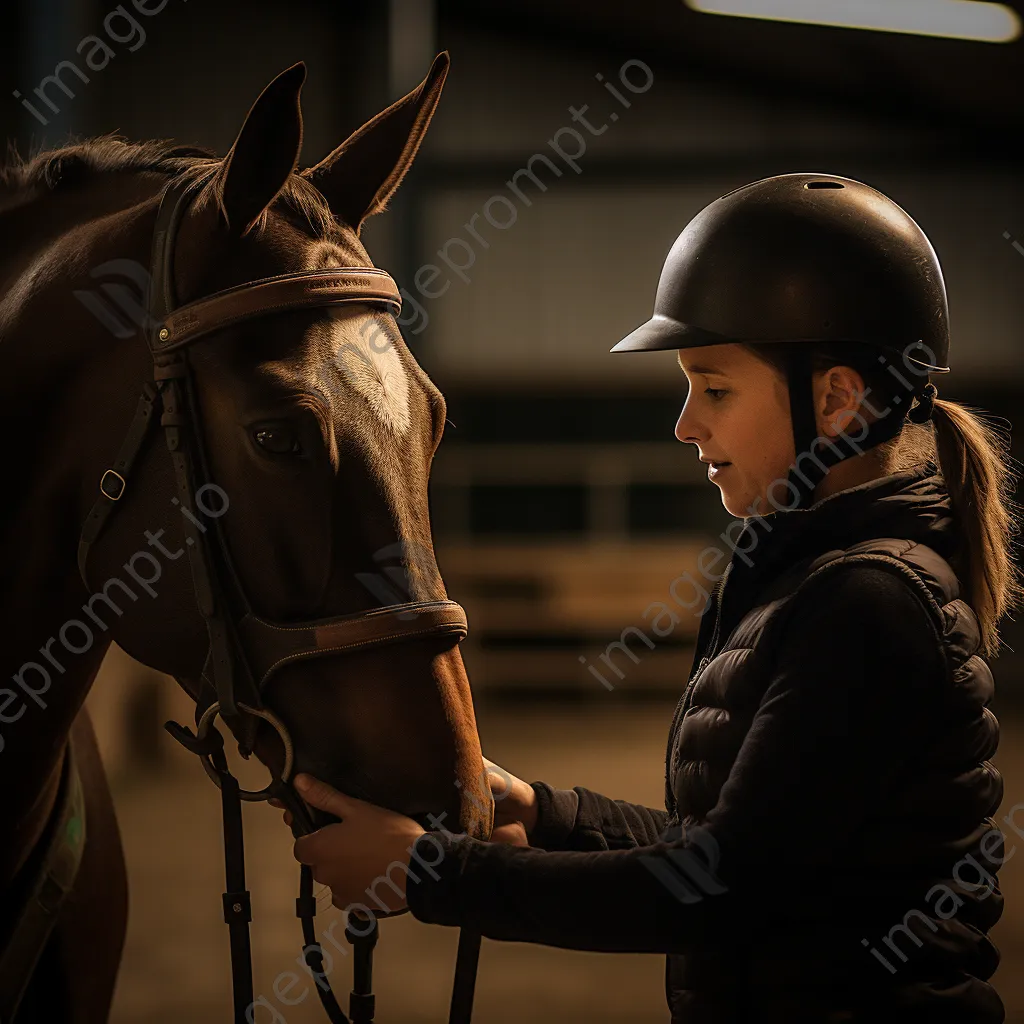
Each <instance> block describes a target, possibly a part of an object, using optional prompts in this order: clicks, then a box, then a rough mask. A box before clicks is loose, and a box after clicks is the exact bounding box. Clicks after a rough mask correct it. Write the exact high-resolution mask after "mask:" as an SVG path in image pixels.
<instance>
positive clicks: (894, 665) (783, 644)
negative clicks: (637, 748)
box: [407, 565, 945, 952]
mask: <svg viewBox="0 0 1024 1024" xmlns="http://www.w3.org/2000/svg"><path fill="white" fill-rule="evenodd" d="M837 570H838V571H834V572H823V573H822V574H821V575H820V576H819V577H817V578H815V579H812V580H811V581H809V583H808V585H807V587H806V589H805V590H804V591H803V592H801V593H799V594H798V595H796V596H795V597H794V599H793V602H792V604H791V606H790V607H791V609H792V611H791V613H790V615H789V617H788V621H787V622H785V623H782V624H781V628H780V631H779V633H778V634H777V635H776V637H775V640H776V642H777V643H779V644H780V650H782V651H783V652H784V655H783V656H782V657H781V659H780V663H779V665H778V669H777V671H776V672H775V674H774V675H773V677H772V679H771V680H770V682H769V685H768V687H767V689H766V691H765V694H764V697H763V699H762V701H761V704H760V707H759V709H758V711H757V714H756V716H755V718H754V720H753V723H752V725H751V727H750V729H749V730H748V732H747V734H746V737H745V739H744V741H743V744H742V746H741V748H740V751H739V754H738V756H737V758H736V761H735V763H734V765H733V768H732V771H731V772H730V775H729V777H728V779H727V780H726V782H725V784H724V786H723V788H722V791H721V793H720V796H719V800H718V802H717V804H716V805H715V807H714V808H713V809H712V811H711V813H710V814H709V817H708V822H707V826H706V829H692V830H691V831H690V833H689V834H688V835H683V836H682V837H681V838H679V839H675V840H673V841H671V842H665V841H658V842H656V843H653V844H650V845H648V846H646V847H638V848H635V849H623V850H609V851H598V852H579V851H570V852H546V851H542V850H537V849H531V848H516V847H508V846H499V845H494V844H488V843H482V842H479V841H477V840H473V839H469V838H467V837H456V836H451V835H450V834H444V833H433V832H431V833H427V834H426V835H424V836H421V837H420V838H419V839H418V840H417V842H416V847H415V850H414V853H415V856H414V860H413V863H412V868H413V870H414V871H418V865H420V866H422V865H424V864H430V865H432V867H431V868H430V869H429V873H428V872H426V871H424V872H423V873H422V875H421V876H420V877H419V878H418V880H417V879H413V878H412V877H410V879H409V882H408V887H407V892H408V904H409V907H410V909H411V911H412V912H413V914H414V915H415V916H416V917H417V918H419V919H420V920H423V921H427V922H430V923H437V924H447V925H465V926H468V927H470V928H473V929H476V930H479V931H480V932H481V933H482V934H483V935H486V936H488V937H490V938H495V939H506V940H513V941H525V942H539V943H544V944H547V945H552V946H562V947H565V948H571V949H585V950H600V951H609V952H684V951H686V950H687V949H689V948H692V947H693V946H694V945H695V944H698V943H701V942H703V941H707V940H709V939H711V938H712V937H713V936H714V935H716V934H718V935H722V936H724V935H726V934H728V933H729V932H730V931H731V930H733V929H735V928H736V927H743V926H744V924H745V923H747V922H752V921H753V920H754V919H755V915H756V917H757V918H760V916H761V915H762V914H764V913H765V912H772V911H773V910H774V911H778V910H779V909H780V908H782V909H784V910H785V912H786V913H787V914H794V913H800V912H801V908H805V909H806V910H807V912H809V913H810V914H811V915H812V916H813V914H814V912H815V907H816V904H817V903H818V901H819V900H820V899H821V892H820V888H819V887H816V886H815V884H813V882H814V880H815V879H819V880H823V879H827V878H828V875H829V868H830V866H831V865H832V864H833V863H834V861H835V855H836V851H837V850H841V849H843V848H844V847H845V845H846V844H848V843H849V842H850V840H851V838H852V837H853V836H854V834H855V833H856V831H857V830H858V828H859V827H860V825H861V823H862V822H863V821H864V820H865V818H866V817H867V815H868V813H869V811H870V808H871V805H872V803H873V801H875V800H876V799H877V797H878V795H879V794H880V793H881V792H883V791H884V789H885V788H886V787H887V786H889V785H891V783H892V782H893V780H894V779H895V777H896V776H897V775H898V772H899V770H900V768H901V767H902V766H903V764H904V763H905V762H906V761H907V760H908V759H909V758H910V757H912V756H913V751H914V747H915V744H916V743H917V742H919V741H920V739H921V738H922V734H923V731H924V730H925V729H926V727H927V718H928V716H927V714H926V708H925V707H924V705H925V704H926V703H927V702H928V701H929V700H930V698H931V697H932V696H933V695H934V693H935V691H936V689H937V687H938V686H939V685H940V683H939V680H944V679H945V663H944V658H943V654H942V651H941V647H940V644H939V639H938V637H937V635H936V633H935V630H934V627H933V626H932V624H931V621H930V619H929V617H928V615H927V613H926V611H925V609H924V607H923V606H922V604H921V602H920V600H919V599H918V598H917V597H916V596H915V595H914V594H913V593H912V592H911V590H910V588H909V586H908V585H907V583H906V581H905V580H903V579H901V578H898V577H897V576H895V575H894V572H893V571H892V570H890V569H888V568H883V567H877V568H876V567H874V566H865V565H854V566H844V565H839V566H838V567H837ZM565 817H567V812H565ZM563 820H564V819H563ZM693 858H697V861H694V859H693ZM676 865H679V866H680V867H681V868H682V869H683V870H682V871H680V870H677V867H676ZM695 865H696V870H695ZM704 868H706V869H707V870H706V871H704V872H703V876H702V874H701V871H702V870H703V869H704ZM694 878H698V879H702V880H703V882H704V884H703V885H702V886H700V887H701V888H702V889H703V892H702V893H701V894H700V895H699V896H698V898H697V899H696V900H692V899H691V900H687V893H688V892H689V893H690V894H691V895H692V893H693V888H694V887H693V886H692V885H689V886H687V883H688V882H692V881H693V879H694ZM673 879H674V880H675V885H672V882H673ZM680 883H682V884H680ZM719 883H721V884H719Z"/></svg>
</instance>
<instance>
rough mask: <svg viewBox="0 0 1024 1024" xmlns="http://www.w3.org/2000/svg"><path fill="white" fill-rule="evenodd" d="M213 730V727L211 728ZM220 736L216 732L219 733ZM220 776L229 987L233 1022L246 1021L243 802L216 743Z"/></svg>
mask: <svg viewBox="0 0 1024 1024" xmlns="http://www.w3.org/2000/svg"><path fill="white" fill-rule="evenodd" d="M214 732H216V730H214ZM218 736H219V734H218ZM210 758H211V760H212V761H213V764H214V767H215V768H216V769H217V773H218V774H219V775H220V793H221V813H222V818H223V825H224V892H223V894H222V895H221V900H222V901H223V904H224V922H225V924H227V926H228V935H229V937H230V943H231V988H232V994H233V996H234V1005H235V1024H248V1021H249V1019H250V1018H249V1017H247V1016H246V1014H247V1013H248V1012H249V1008H250V1007H251V1006H252V1003H253V994H252V950H251V944H250V940H249V922H250V921H251V920H252V903H251V901H250V898H249V890H248V889H247V888H246V887H245V841H244V838H243V834H242V801H241V798H240V797H239V795H238V780H237V779H236V778H235V777H234V776H233V775H232V774H231V772H230V771H228V763H227V760H226V758H225V757H224V749H223V746H222V745H221V744H220V743H217V744H216V749H213V750H212V751H211V754H210Z"/></svg>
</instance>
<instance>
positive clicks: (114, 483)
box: [100, 469, 128, 501]
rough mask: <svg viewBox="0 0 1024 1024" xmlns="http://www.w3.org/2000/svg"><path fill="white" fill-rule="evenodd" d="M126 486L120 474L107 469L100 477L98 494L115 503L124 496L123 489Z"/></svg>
mask: <svg viewBox="0 0 1024 1024" xmlns="http://www.w3.org/2000/svg"><path fill="white" fill-rule="evenodd" d="M127 486H128V485H127V484H126V483H125V479H124V477H123V476H121V474H120V473H115V472H114V470H112V469H108V470H107V471H106V472H105V473H104V474H103V476H101V477H100V494H102V495H103V497H104V498H107V499H109V500H110V501H117V499H118V498H120V497H121V495H122V494H124V489H125V488H126V487H127Z"/></svg>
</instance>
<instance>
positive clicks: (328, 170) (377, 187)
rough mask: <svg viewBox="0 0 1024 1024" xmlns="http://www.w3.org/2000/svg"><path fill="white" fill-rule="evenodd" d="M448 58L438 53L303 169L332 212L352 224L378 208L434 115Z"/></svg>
mask: <svg viewBox="0 0 1024 1024" xmlns="http://www.w3.org/2000/svg"><path fill="white" fill-rule="evenodd" d="M450 63H451V61H450V60H449V57H448V51H447V50H445V51H444V52H443V53H439V54H438V55H437V56H436V57H435V58H434V63H433V64H431V65H430V70H429V71H428V72H427V77H426V78H424V79H423V81H422V82H421V83H420V84H419V85H418V86H417V87H416V88H415V89H413V91H412V92H410V93H409V94H408V95H407V96H403V97H402V99H400V100H398V101H397V102H395V103H392V104H391V106H390V107H388V108H387V110H382V111H381V112H380V113H379V114H378V115H377V116H376V117H374V118H372V119H371V120H369V121H367V122H366V124H364V125H363V127H362V128H360V129H358V130H357V131H355V132H353V133H352V134H351V135H350V136H349V137H348V138H347V139H346V140H345V141H344V142H343V143H342V144H341V145H340V146H339V147H338V148H337V149H336V150H334V152H333V153H331V154H330V155H329V156H327V157H325V158H324V159H323V160H321V161H320V163H318V164H317V165H316V166H315V167H309V168H307V169H306V170H304V171H303V172H302V176H303V177H305V178H308V179H309V180H310V182H312V184H313V185H315V186H316V188H317V189H318V190H319V191H320V193H321V194H322V195H323V196H324V198H325V199H326V200H327V202H328V203H329V204H330V207H331V210H332V211H333V212H334V215H335V216H336V217H337V218H338V219H339V220H343V221H345V222H346V223H347V224H350V225H351V226H352V227H353V228H355V231H356V234H358V233H359V231H360V229H361V228H362V226H363V221H364V220H366V218H367V217H372V216H373V215H374V214H375V213H380V212H381V211H382V210H383V209H384V208H385V207H386V206H387V202H388V200H389V199H390V198H391V196H392V195H393V194H394V192H395V189H397V188H398V186H399V184H400V183H401V181H402V178H404V177H405V173H406V171H408V170H409V167H410V166H411V165H412V161H413V158H414V157H415V156H416V151H417V150H418V149H419V148H420V143H421V142H422V141H423V136H424V135H425V134H426V132H427V126H428V125H429V124H430V119H431V118H432V117H433V116H434V109H435V108H436V107H437V101H438V100H439V99H440V98H441V89H442V87H443V86H444V80H445V78H446V77H447V75H448V67H449V65H450Z"/></svg>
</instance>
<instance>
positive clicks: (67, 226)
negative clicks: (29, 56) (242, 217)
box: [0, 175, 159, 882]
mask: <svg viewBox="0 0 1024 1024" xmlns="http://www.w3.org/2000/svg"><path fill="white" fill-rule="evenodd" d="M158 187H159V181H158V180H157V179H156V178H155V177H153V176H152V175H132V176H125V175H116V176H113V175H112V176H109V177H106V178H105V177H103V176H98V177H97V179H96V180H95V181H94V182H89V183H88V184H83V185H82V186H75V187H73V188H69V189H68V190H67V191H66V192H60V191H59V192H55V193H46V194H41V193H40V194H34V195H32V196H30V197H28V196H26V197H22V200H23V201H21V202H16V203H10V202H9V203H7V204H6V205H5V206H4V207H3V209H2V212H0V233H2V235H3V237H5V238H14V239H17V240H18V243H20V244H16V245H14V246H11V247H7V248H5V252H4V255H3V257H2V260H0V289H2V290H0V294H2V295H3V299H2V300H0V346H2V348H0V353H2V354H3V359H4V366H5V369H4V372H3V374H0V402H2V406H0V407H2V408H3V410H4V420H5V421H6V422H7V424H8V429H7V433H8V434H9V436H13V437H15V438H17V441H18V444H17V445H13V446H11V447H14V448H16V449H17V451H15V452H14V453H11V451H10V449H8V455H9V456H10V458H9V459H8V465H7V467H6V472H7V476H8V480H9V481H10V482H11V483H12V484H13V486H11V487H10V488H9V493H10V502H9V503H6V507H5V508H4V511H3V515H2V518H0V565H3V566H4V568H5V576H6V580H5V587H4V588H3V593H2V594H0V616H2V619H0V621H3V623H4V629H3V630H2V631H0V655H2V666H3V671H4V678H3V679H2V680H0V687H3V688H2V689H0V740H2V745H0V784H2V783H3V782H5V781H10V782H12V783H13V785H7V786H5V787H4V792H5V793H6V794H7V807H6V808H5V814H4V815H3V819H2V820H3V824H2V825H0V834H3V837H4V841H3V842H0V851H2V852H0V882H2V881H4V880H6V879H7V878H8V877H9V876H10V874H11V872H12V871H13V870H16V868H17V867H18V865H19V864H20V862H21V860H22V859H23V857H24V855H25V853H26V852H27V850H30V849H31V844H32V842H34V839H35V838H36V837H37V836H38V833H39V831H40V830H41V828H42V827H43V825H44V824H45V822H46V820H47V817H48V814H49V812H50V809H51V807H52V804H53V799H54V796H55V792H56V787H55V781H56V778H57V776H58V770H59V767H60V764H61V758H62V753H63V750H64V746H65V743H66V740H67V736H68V732H69V730H70V728H71V724H72V722H73V721H74V718H75V716H76V714H77V713H78V711H79V710H80V708H81V705H82V703H83V701H84V700H85V697H86V694H87V693H88V690H89V687H90V686H91V685H92V681H93V679H94V678H95V676H96V672H97V670H98V668H99V665H100V662H101V661H102V659H103V655H104V654H105V652H106V650H107V647H108V646H109V640H108V639H106V638H105V637H103V636H102V635H96V636H95V637H94V642H93V643H92V644H91V645H90V646H89V647H88V648H87V649H85V650H79V649H80V648H82V647H83V646H84V635H83V634H81V633H76V632H75V630H76V627H74V626H71V627H70V628H69V627H68V625H67V624H68V623H71V622H73V621H74V620H81V619H82V618H83V614H82V612H83V604H84V602H85V601H86V600H87V599H88V596H89V595H88V593H87V591H86V589H85V586H84V584H83V583H82V581H81V580H80V578H79V576H78V569H77V563H76V558H77V544H78V537H79V532H80V529H81V524H82V522H83V520H84V518H85V516H86V514H87V511H88V504H89V503H90V502H91V500H92V497H93V496H94V495H95V487H96V481H97V480H98V479H99V475H100V473H101V471H102V468H101V467H102V466H103V465H104V463H105V462H108V461H109V460H110V459H111V458H112V457H113V455H114V453H115V452H116V450H117V447H118V445H119V444H120V440H121V436H122V435H123V433H124V431H125V430H126V429H127V426H128V423H129V422H130V419H131V414H132V410H133V408H134V405H135V402H136V401H137V395H138V387H139V385H140V384H141V381H142V380H143V379H144V377H145V376H146V373H147V370H148V358H147V352H146V345H145V343H144V340H143V338H142V337H141V335H137V336H135V337H129V338H121V339H118V338H115V337H113V336H112V335H111V334H110V333H109V332H107V330H106V329H105V328H104V327H103V325H102V324H101V323H99V322H98V321H97V320H96V319H95V318H94V317H93V316H92V314H90V313H89V311H88V310H87V309H86V308H85V307H83V306H82V304H81V302H80V301H78V300H76V298H75V297H74V294H73V293H74V291H75V290H77V289H88V288H92V289H96V287H97V284H98V282H97V281H95V280H94V279H92V278H91V277H90V276H89V270H90V269H91V268H93V267H95V266H97V265H99V264H101V263H103V262H105V261H108V260H111V259H117V258H128V259H133V260H137V261H138V262H139V263H140V264H142V265H147V264H148V262H149V238H150V235H151V232H152V219H153V215H155V203H154V202H147V200H151V199H152V196H154V195H155V193H156V191H157V188H158ZM12 460H13V465H12V464H11V461H12ZM71 648H75V650H74V651H73V650H72V649H71ZM32 691H37V692H36V693H35V694H33V692H32Z"/></svg>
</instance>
